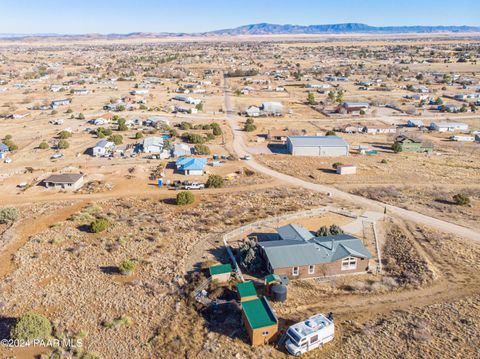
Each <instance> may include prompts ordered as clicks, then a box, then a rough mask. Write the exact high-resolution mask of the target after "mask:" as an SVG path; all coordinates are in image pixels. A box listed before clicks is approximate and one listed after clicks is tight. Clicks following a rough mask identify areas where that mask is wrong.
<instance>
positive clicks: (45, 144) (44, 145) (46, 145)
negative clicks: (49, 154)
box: [38, 141, 50, 150]
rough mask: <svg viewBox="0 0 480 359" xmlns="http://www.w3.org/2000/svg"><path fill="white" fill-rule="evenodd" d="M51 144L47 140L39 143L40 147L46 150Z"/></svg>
mask: <svg viewBox="0 0 480 359" xmlns="http://www.w3.org/2000/svg"><path fill="white" fill-rule="evenodd" d="M49 147H50V146H49V145H48V143H47V142H45V141H42V142H41V143H40V144H39V145H38V148H40V149H41V150H46V149H48V148H49Z"/></svg>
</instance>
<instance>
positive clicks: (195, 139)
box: [183, 133, 205, 144]
mask: <svg viewBox="0 0 480 359" xmlns="http://www.w3.org/2000/svg"><path fill="white" fill-rule="evenodd" d="M183 137H184V138H185V140H186V141H187V142H188V143H198V144H202V143H204V142H205V137H203V136H202V135H199V134H198V133H187V134H184V135H183Z"/></svg>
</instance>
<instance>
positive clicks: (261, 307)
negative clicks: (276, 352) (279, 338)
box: [241, 297, 278, 346]
mask: <svg viewBox="0 0 480 359" xmlns="http://www.w3.org/2000/svg"><path fill="white" fill-rule="evenodd" d="M241 304H242V319H243V323H244V325H245V328H246V329H247V333H248V336H249V337H250V341H251V344H252V345H254V346H257V345H263V344H267V343H268V342H269V341H270V339H272V338H273V337H274V336H275V334H277V332H278V318H277V316H276V314H275V312H274V311H273V309H272V307H271V306H270V303H269V302H268V300H267V298H266V297H262V298H257V297H255V299H252V300H248V301H244V302H242V303H241Z"/></svg>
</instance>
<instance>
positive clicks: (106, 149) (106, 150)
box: [92, 140, 115, 157]
mask: <svg viewBox="0 0 480 359" xmlns="http://www.w3.org/2000/svg"><path fill="white" fill-rule="evenodd" d="M114 148H115V143H113V142H110V141H107V140H100V141H98V142H97V144H96V145H95V146H94V147H92V155H93V156H94V157H103V156H106V155H108V154H110V153H112V151H113V149H114Z"/></svg>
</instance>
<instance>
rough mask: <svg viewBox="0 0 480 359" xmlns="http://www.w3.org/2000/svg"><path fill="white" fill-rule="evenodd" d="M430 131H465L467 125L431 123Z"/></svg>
mask: <svg viewBox="0 0 480 359" xmlns="http://www.w3.org/2000/svg"><path fill="white" fill-rule="evenodd" d="M430 129H431V130H434V131H439V132H454V131H467V130H468V125H467V124H466V123H463V122H432V123H431V124H430Z"/></svg>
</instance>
